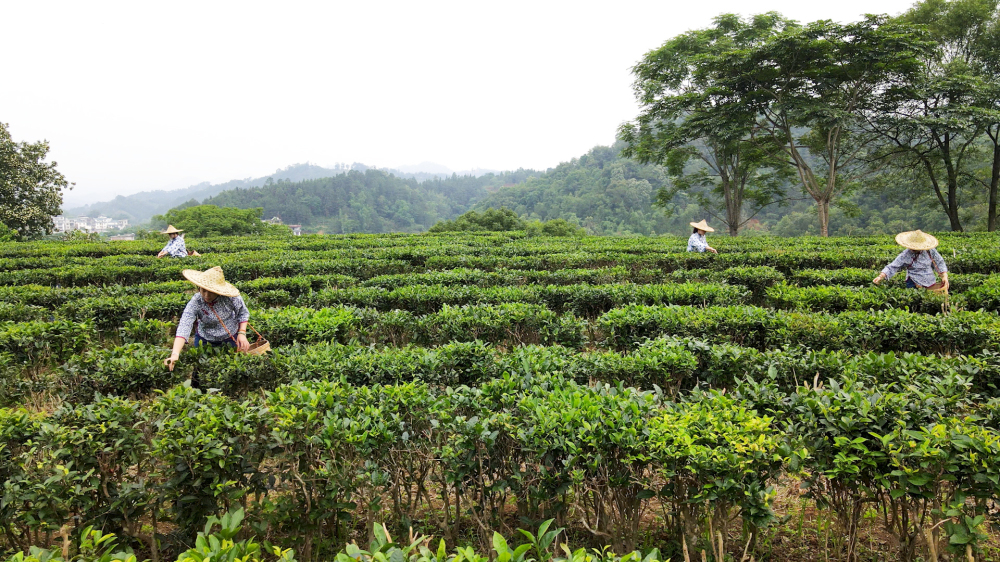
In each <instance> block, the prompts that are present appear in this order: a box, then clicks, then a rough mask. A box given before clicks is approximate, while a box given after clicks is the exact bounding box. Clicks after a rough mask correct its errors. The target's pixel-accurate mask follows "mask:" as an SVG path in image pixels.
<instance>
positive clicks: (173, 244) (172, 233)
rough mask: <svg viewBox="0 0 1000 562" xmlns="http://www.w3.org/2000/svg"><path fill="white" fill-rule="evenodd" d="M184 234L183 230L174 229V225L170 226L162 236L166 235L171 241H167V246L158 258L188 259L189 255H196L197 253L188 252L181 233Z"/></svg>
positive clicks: (157, 255)
mask: <svg viewBox="0 0 1000 562" xmlns="http://www.w3.org/2000/svg"><path fill="white" fill-rule="evenodd" d="M182 232H184V229H183V228H180V229H178V228H174V225H172V224H168V225H167V229H166V230H164V231H163V232H161V233H160V234H166V235H167V237H169V238H170V240H167V245H166V246H164V247H163V249H162V250H160V253H159V254H156V257H158V258H162V257H171V258H186V257H187V256H189V255H195V254H196V252H188V251H187V246H186V245H185V244H184V237H183V236H181V233H182Z"/></svg>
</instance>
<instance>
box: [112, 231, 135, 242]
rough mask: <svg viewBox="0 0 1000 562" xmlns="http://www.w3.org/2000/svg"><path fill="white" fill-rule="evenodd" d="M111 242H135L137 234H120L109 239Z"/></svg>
mask: <svg viewBox="0 0 1000 562" xmlns="http://www.w3.org/2000/svg"><path fill="white" fill-rule="evenodd" d="M109 240H112V241H115V240H135V233H134V232H131V233H129V234H118V235H116V236H112V237H111V238H109Z"/></svg>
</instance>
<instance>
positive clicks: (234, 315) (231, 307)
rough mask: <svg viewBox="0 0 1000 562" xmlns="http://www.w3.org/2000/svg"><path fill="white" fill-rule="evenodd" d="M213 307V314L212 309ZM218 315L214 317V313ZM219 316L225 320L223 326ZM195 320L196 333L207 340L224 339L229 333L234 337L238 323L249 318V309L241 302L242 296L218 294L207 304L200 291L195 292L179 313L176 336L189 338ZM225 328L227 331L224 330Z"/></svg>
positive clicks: (227, 337) (238, 328)
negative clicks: (196, 322)
mask: <svg viewBox="0 0 1000 562" xmlns="http://www.w3.org/2000/svg"><path fill="white" fill-rule="evenodd" d="M213 308H214V309H215V313H214V314H213V312H212V309H213ZM216 314H218V315H219V316H218V317H216V316H215V315H216ZM219 318H222V321H223V322H225V324H226V327H225V328H223V327H222V324H220V323H219ZM195 320H197V321H198V334H199V335H201V337H202V338H204V339H206V340H209V341H225V340H228V339H229V334H232V335H233V337H236V332H238V331H239V330H240V323H241V322H246V321H248V320H250V311H249V310H248V309H247V305H246V304H245V303H244V302H243V297H239V296H236V297H224V296H222V295H219V296H218V297H216V298H215V301H213V302H212V304H211V305H209V304H208V303H207V302H205V299H203V298H201V293H195V295H194V296H193V297H191V300H189V301H188V303H187V306H185V307H184V313H183V314H181V321H180V322H179V323H178V324H177V337H179V338H184V339H185V340H187V339H190V338H191V329H192V328H193V327H194V322H195ZM226 328H229V331H228V332H226Z"/></svg>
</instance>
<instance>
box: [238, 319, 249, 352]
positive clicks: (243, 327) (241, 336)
mask: <svg viewBox="0 0 1000 562" xmlns="http://www.w3.org/2000/svg"><path fill="white" fill-rule="evenodd" d="M247 324H249V322H240V329H239V332H238V333H237V334H236V349H237V351H249V350H250V340H248V339H247Z"/></svg>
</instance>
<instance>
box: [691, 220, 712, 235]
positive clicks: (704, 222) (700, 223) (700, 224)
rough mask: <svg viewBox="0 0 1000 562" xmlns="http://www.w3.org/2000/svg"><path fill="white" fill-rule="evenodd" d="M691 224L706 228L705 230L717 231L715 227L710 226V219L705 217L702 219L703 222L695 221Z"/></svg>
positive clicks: (701, 228)
mask: <svg viewBox="0 0 1000 562" xmlns="http://www.w3.org/2000/svg"><path fill="white" fill-rule="evenodd" d="M691 226H693V227H695V228H697V229H699V230H704V231H705V232H715V229H714V228H712V227H711V226H708V221H706V220H705V219H701V222H693V223H691Z"/></svg>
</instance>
